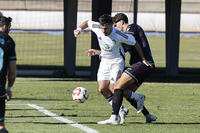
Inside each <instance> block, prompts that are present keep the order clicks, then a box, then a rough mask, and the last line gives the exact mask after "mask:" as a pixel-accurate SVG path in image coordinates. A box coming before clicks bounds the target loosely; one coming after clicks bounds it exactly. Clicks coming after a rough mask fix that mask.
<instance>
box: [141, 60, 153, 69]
mask: <svg viewBox="0 0 200 133" xmlns="http://www.w3.org/2000/svg"><path fill="white" fill-rule="evenodd" d="M142 62H143V63H144V64H145V65H146V66H150V67H151V68H153V65H152V64H151V63H149V62H148V61H147V60H146V59H143V60H142Z"/></svg>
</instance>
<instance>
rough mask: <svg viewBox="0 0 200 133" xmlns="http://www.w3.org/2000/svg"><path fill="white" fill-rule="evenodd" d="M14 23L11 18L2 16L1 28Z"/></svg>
mask: <svg viewBox="0 0 200 133" xmlns="http://www.w3.org/2000/svg"><path fill="white" fill-rule="evenodd" d="M11 22H12V18H11V17H8V18H7V17H5V16H0V27H3V26H4V25H7V26H8V25H10V23H11Z"/></svg>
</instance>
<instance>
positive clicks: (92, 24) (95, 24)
mask: <svg viewBox="0 0 200 133" xmlns="http://www.w3.org/2000/svg"><path fill="white" fill-rule="evenodd" d="M88 27H89V28H90V29H91V30H92V31H93V32H95V33H97V32H99V30H100V24H99V23H98V22H94V21H88Z"/></svg>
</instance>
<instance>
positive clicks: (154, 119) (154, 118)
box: [145, 114, 157, 123]
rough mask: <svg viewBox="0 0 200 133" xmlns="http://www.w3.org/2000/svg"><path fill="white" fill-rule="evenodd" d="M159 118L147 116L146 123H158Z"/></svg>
mask: <svg viewBox="0 0 200 133" xmlns="http://www.w3.org/2000/svg"><path fill="white" fill-rule="evenodd" d="M156 119H157V117H156V116H154V115H151V114H150V115H149V116H146V121H145V123H151V122H152V121H156Z"/></svg>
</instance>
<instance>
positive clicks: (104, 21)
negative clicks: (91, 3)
mask: <svg viewBox="0 0 200 133" xmlns="http://www.w3.org/2000/svg"><path fill="white" fill-rule="evenodd" d="M99 23H100V25H105V24H108V25H110V24H111V25H112V24H113V21H112V17H111V16H110V15H109V14H104V15H102V16H100V18H99Z"/></svg>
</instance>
